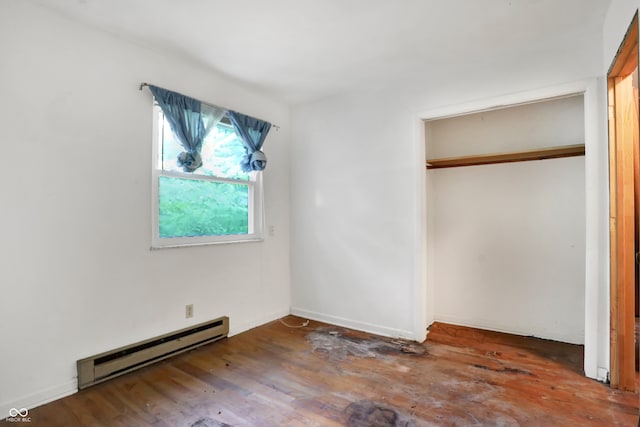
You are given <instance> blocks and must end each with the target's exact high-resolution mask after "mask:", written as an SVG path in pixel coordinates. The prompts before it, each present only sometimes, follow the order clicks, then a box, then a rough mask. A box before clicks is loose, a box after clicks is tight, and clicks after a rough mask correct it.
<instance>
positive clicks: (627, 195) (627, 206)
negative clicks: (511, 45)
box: [607, 12, 639, 390]
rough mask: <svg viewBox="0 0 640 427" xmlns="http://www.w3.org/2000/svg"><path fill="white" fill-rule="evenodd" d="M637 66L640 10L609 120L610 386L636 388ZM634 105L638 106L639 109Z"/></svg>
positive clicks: (612, 93) (612, 80)
mask: <svg viewBox="0 0 640 427" xmlns="http://www.w3.org/2000/svg"><path fill="white" fill-rule="evenodd" d="M637 67H638V13H637V12H636V14H635V16H634V18H633V20H632V22H631V24H630V26H629V28H628V30H627V33H626V35H625V37H624V40H623V41H622V44H621V45H620V49H619V50H618V53H617V54H616V57H615V58H614V60H613V64H612V65H611V68H610V69H609V72H608V73H607V89H608V119H609V203H610V207H609V208H610V215H609V218H610V239H611V240H610V274H611V277H610V279H611V282H610V287H611V288H610V292H611V293H610V297H611V312H610V315H611V322H610V334H611V335H610V345H611V355H610V357H611V377H610V380H611V387H613V388H620V389H623V390H634V389H635V298H636V295H635V277H636V265H635V254H636V248H635V236H636V233H637V229H636V224H635V207H636V200H635V189H636V186H637V184H636V183H635V180H634V156H637V153H634V147H635V145H636V144H637V141H638V139H639V136H638V128H639V118H638V113H637V112H638V101H637V99H635V98H634V97H633V87H632V86H630V85H631V77H630V75H631V73H633V71H634V70H635V69H636V68H637ZM634 104H635V108H634Z"/></svg>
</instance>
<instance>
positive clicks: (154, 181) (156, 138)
mask: <svg viewBox="0 0 640 427" xmlns="http://www.w3.org/2000/svg"><path fill="white" fill-rule="evenodd" d="M159 113H162V110H161V108H160V106H159V105H158V103H157V102H155V101H154V102H153V108H152V115H153V117H152V120H153V128H152V130H153V137H152V150H151V151H152V154H151V249H162V248H175V247H185V246H201V245H216V244H229V243H242V242H261V241H263V240H264V201H263V200H264V197H263V185H262V171H253V172H250V173H249V179H248V180H240V179H233V178H220V177H215V176H209V175H199V174H192V173H187V172H178V171H166V170H163V169H162V158H161V156H162V150H161V147H160V144H161V143H162V141H161V137H160V123H159V122H160V120H159V118H160V116H159ZM162 176H166V177H169V178H180V179H189V180H193V181H204V182H219V183H225V184H229V183H230V184H234V185H246V186H247V189H248V194H247V196H248V232H247V234H227V235H214V236H185V237H160V199H159V180H160V177H162Z"/></svg>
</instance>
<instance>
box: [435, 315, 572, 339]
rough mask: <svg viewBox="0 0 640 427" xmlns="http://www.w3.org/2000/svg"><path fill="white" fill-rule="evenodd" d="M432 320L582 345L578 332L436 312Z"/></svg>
mask: <svg viewBox="0 0 640 427" xmlns="http://www.w3.org/2000/svg"><path fill="white" fill-rule="evenodd" d="M434 322H442V323H449V324H451V325H458V326H467V327H470V328H478V329H485V330H487V331H494V332H503V333H506V334H513V335H522V336H525V337H528V336H535V337H536V338H542V339H546V340H553V341H560V342H564V343H569V344H578V345H584V335H579V334H554V333H538V332H536V331H534V330H530V329H527V330H524V329H519V328H514V327H508V328H505V327H503V326H502V325H498V324H495V323H493V322H491V321H488V320H485V319H467V318H462V317H458V316H451V315H446V314H437V315H436V316H435V318H434Z"/></svg>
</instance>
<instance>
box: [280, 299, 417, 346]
mask: <svg viewBox="0 0 640 427" xmlns="http://www.w3.org/2000/svg"><path fill="white" fill-rule="evenodd" d="M291 314H293V315H296V316H300V317H304V318H307V319H311V320H317V321H319V322H324V323H329V324H332V325H336V326H343V327H345V328H350V329H356V330H358V331H363V332H369V333H372V334H376V335H382V336H385V337H392V338H405V339H409V340H415V339H416V336H415V333H413V332H412V331H405V330H402V329H395V328H388V327H386V326H380V325H374V324H371V323H366V322H361V321H358V320H352V319H347V318H344V317H339V316H332V315H330V314H324V313H316V312H314V311H310V310H304V309H302V308H295V307H292V308H291Z"/></svg>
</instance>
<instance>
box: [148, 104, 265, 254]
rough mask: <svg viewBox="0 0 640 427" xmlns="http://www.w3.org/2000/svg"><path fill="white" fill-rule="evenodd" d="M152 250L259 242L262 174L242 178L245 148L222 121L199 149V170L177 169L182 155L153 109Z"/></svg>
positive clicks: (168, 128)
mask: <svg viewBox="0 0 640 427" xmlns="http://www.w3.org/2000/svg"><path fill="white" fill-rule="evenodd" d="M153 113H154V130H153V133H154V141H153V201H152V203H153V221H152V222H153V234H152V236H153V237H152V246H153V247H155V248H159V247H170V246H187V245H200V244H210V243H222V242H238V241H252V240H254V241H255V240H261V239H262V197H261V193H262V191H261V173H260V172H255V171H254V172H249V173H247V172H243V171H242V169H241V167H240V161H241V158H242V156H243V155H244V154H245V147H244V145H243V143H242V141H241V140H240V138H239V137H238V135H237V134H236V132H235V130H234V127H233V126H232V125H231V123H230V122H229V119H228V118H227V117H226V116H225V117H223V118H222V120H220V121H219V122H218V123H217V124H216V125H215V126H214V127H213V128H212V129H211V131H210V132H209V133H208V135H207V137H206V139H205V140H204V143H203V145H202V150H201V157H202V166H201V167H200V168H198V169H196V171H195V172H193V173H188V172H184V171H183V169H182V167H180V166H179V165H178V161H177V158H178V155H179V154H180V153H181V152H182V151H184V148H183V147H182V146H181V145H180V144H179V142H178V141H177V139H176V137H175V136H174V134H173V131H172V130H171V127H170V126H169V123H168V122H167V120H166V119H165V117H164V114H163V112H162V110H161V109H160V107H159V106H158V105H155V106H154V111H153Z"/></svg>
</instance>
